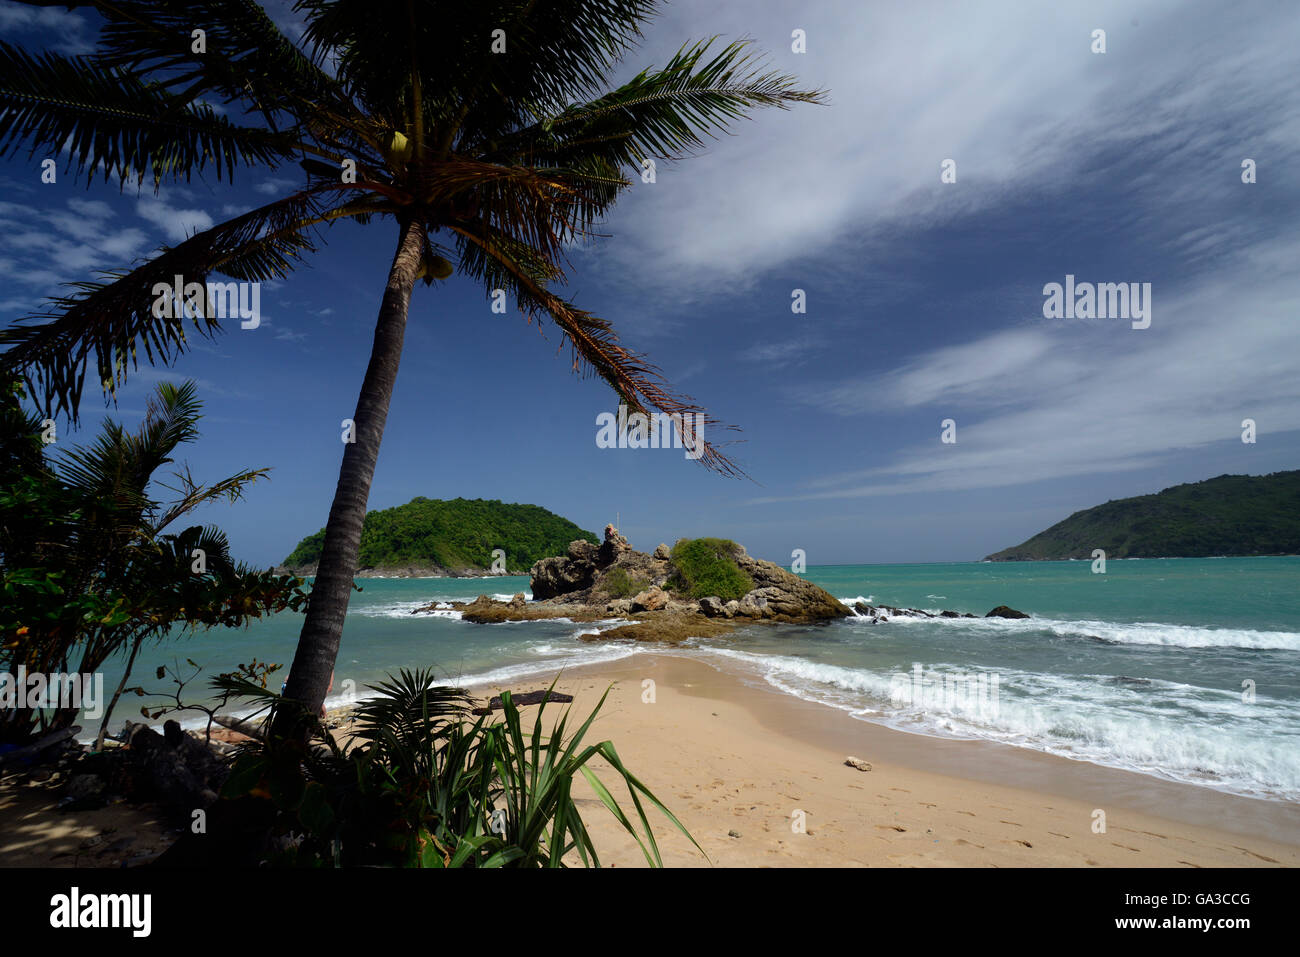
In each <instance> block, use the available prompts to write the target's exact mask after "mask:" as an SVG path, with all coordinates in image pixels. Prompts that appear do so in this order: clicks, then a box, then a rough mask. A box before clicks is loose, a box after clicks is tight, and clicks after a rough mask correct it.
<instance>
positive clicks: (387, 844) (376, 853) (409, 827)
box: [213, 670, 699, 868]
mask: <svg viewBox="0 0 1300 957" xmlns="http://www.w3.org/2000/svg"><path fill="white" fill-rule="evenodd" d="M213 684H214V686H215V687H216V688H217V689H218V690H219V691H223V692H226V693H228V692H230V691H232V690H233V691H237V692H239V693H242V694H245V695H247V696H248V697H249V698H250V699H252V700H255V701H259V702H260V703H261V704H262V705H263V706H264V707H268V708H270V709H271V710H272V711H274V709H275V708H277V707H282V706H287V707H292V706H294V705H295V704H296V703H295V702H284V701H282V700H281V699H279V698H278V696H276V695H275V694H274V693H272V692H268V691H266V690H265V689H263V688H261V687H259V686H258V685H256V684H254V683H252V682H249V681H248V680H247V679H244V678H241V677H238V676H223V677H221V678H218V679H215V680H214V681H213ZM371 690H372V691H373V692H375V694H374V696H373V697H370V698H367V699H364V700H363V701H361V703H360V704H359V705H358V706H357V708H356V710H355V712H354V715H353V717H354V719H355V725H354V728H353V731H352V737H351V739H350V740H349V741H345V742H343V743H342V744H341V743H339V742H338V741H337V740H336V739H335V737H334V736H333V735H332V734H331V733H330V732H329V731H328V730H326V729H325V728H324V727H323V726H321V725H320V723H319V722H316V721H314V720H313V723H312V734H311V736H310V746H309V747H308V748H306V749H305V750H299V749H298V746H297V744H296V742H295V741H293V740H284V739H271V743H270V744H267V743H264V742H261V741H259V742H253V743H251V744H247V745H245V746H243V749H242V753H241V755H240V756H239V757H237V758H236V760H235V763H234V765H233V767H232V769H231V774H230V777H229V778H228V779H227V781H226V784H225V786H224V788H223V790H222V795H221V797H222V799H223V800H224V801H227V802H233V801H254V802H260V803H261V804H262V808H261V809H260V813H259V809H254V810H252V811H251V812H250V811H248V810H246V811H245V815H246V816H247V817H251V818H253V819H256V820H268V821H270V822H271V840H270V842H269V844H268V849H267V851H266V856H265V860H267V861H269V862H271V863H276V864H281V865H294V866H308V867H335V866H357V865H382V866H404V867H435V868H443V867H505V866H512V867H564V866H569V865H571V864H575V863H579V864H582V865H584V866H599V865H600V857H599V855H598V853H597V851H596V848H595V846H594V845H593V843H592V840H591V836H590V834H589V833H588V831H587V826H586V823H585V822H584V820H583V817H582V813H581V811H580V809H579V806H578V802H577V800H576V799H575V797H574V793H573V787H574V783H575V782H576V780H577V779H578V777H579V775H581V776H582V778H584V779H585V780H586V781H587V783H588V784H589V785H590V787H591V789H592V790H593V791H594V792H595V794H596V796H597V798H598V799H599V800H600V802H601V803H602V804H603V805H604V806H605V807H606V808H607V809H609V811H610V812H611V813H612V814H614V816H615V817H616V818H617V820H618V821H619V823H620V824H621V825H622V826H623V827H624V829H626V830H627V831H628V833H630V834H631V835H632V836H633V837H634V838H635V839H636V841H637V843H638V844H639V845H640V847H641V850H642V852H643V854H644V855H645V858H646V861H647V862H648V863H649V864H651V865H652V866H659V865H661V864H662V858H661V856H660V853H659V847H658V843H657V842H656V841H655V837H654V833H653V830H652V829H651V826H650V822H649V819H648V817H647V814H646V805H650V806H653V807H654V808H657V809H658V810H659V811H660V812H662V813H663V814H664V815H665V816H666V817H667V818H668V820H669V822H670V823H671V824H672V825H673V826H674V827H676V828H677V829H678V830H680V831H681V832H682V833H683V834H685V835H686V836H687V837H688V838H690V834H689V833H688V832H687V831H686V829H685V828H684V827H683V826H682V824H681V822H680V821H678V820H677V818H676V817H674V816H673V814H672V813H671V812H670V811H669V810H668V809H667V808H666V807H664V805H663V804H662V803H661V802H660V801H659V799H658V798H656V797H655V796H654V794H652V793H651V792H650V791H649V790H648V789H647V788H646V786H645V785H644V784H642V783H641V781H640V780H639V779H638V778H637V777H636V776H635V775H634V774H632V772H631V771H629V770H628V769H627V767H626V766H625V765H624V764H623V762H622V760H621V759H620V758H619V755H618V752H617V751H616V750H615V748H614V745H613V744H612V743H610V742H609V741H602V742H600V743H597V744H584V743H583V742H584V740H585V739H586V737H587V733H588V731H589V730H590V729H591V724H592V722H593V721H594V720H595V718H596V715H597V713H598V712H599V711H600V708H601V706H602V705H603V704H604V702H605V696H604V695H602V696H601V699H600V701H599V702H598V703H597V705H596V707H595V708H594V709H593V710H592V712H591V714H590V715H589V716H588V717H587V718H586V719H585V720H584V721H583V722H582V724H581V725H579V726H578V727H577V728H576V729H571V726H570V724H569V713H568V711H567V709H566V711H565V712H564V713H563V714H562V715H560V716H559V717H558V719H555V720H554V722H553V727H551V728H549V729H548V727H547V726H548V724H551V723H552V719H551V718H550V717H549V716H548V715H547V713H546V708H547V705H546V704H545V703H543V704H541V705H539V706H538V709H537V713H536V714H535V715H534V718H533V722H532V726H531V728H525V725H524V720H523V717H522V715H521V713H520V710H519V706H518V705H517V704H515V702H514V701H513V700H512V698H511V696H510V693H509V692H505V693H504V694H502V696H501V705H502V710H501V712H500V717H499V718H498V719H495V720H494V719H493V718H492V717H490V714H491V713H489V714H485V715H482V716H480V717H477V718H475V717H473V716H472V715H471V714H470V711H469V705H470V699H469V697H468V696H467V695H466V694H465V693H464V692H463V691H460V690H458V689H456V688H450V687H442V686H436V685H435V684H434V678H433V674H432V673H431V672H429V671H424V670H421V671H414V672H411V671H405V670H404V671H402V672H401V673H400V674H399V675H398V676H397V677H393V676H391V675H390V676H389V678H388V680H387V681H385V682H381V683H380V684H378V685H376V686H374V687H373V688H372V689H371ZM606 694H608V692H606ZM272 719H273V715H272V716H271V717H270V718H268V724H269V721H270V720H272ZM598 758H599V759H600V760H602V761H603V762H604V763H605V764H606V765H607V766H608V767H609V768H611V769H612V770H613V772H614V775H615V776H616V779H617V780H618V781H620V782H621V783H622V784H623V786H624V787H625V788H626V789H627V792H628V795H629V798H630V800H631V802H632V806H633V808H634V811H635V813H634V815H633V816H632V817H629V815H628V814H627V813H626V812H624V811H623V809H622V808H621V807H620V805H619V802H618V801H617V799H616V798H615V797H614V795H613V793H612V792H611V791H610V790H609V788H608V787H607V786H606V785H605V783H604V782H603V781H602V780H601V779H600V777H598V776H597V774H596V773H595V771H594V770H593V767H592V765H593V763H594V762H595V760H596V759H598ZM304 772H305V773H304ZM691 841H692V843H694V838H691ZM696 846H697V847H698V846H699V845H698V844H696Z"/></svg>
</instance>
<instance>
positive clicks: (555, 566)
mask: <svg viewBox="0 0 1300 957" xmlns="http://www.w3.org/2000/svg"><path fill="white" fill-rule="evenodd" d="M727 547H729V548H731V554H730V556H729V557H730V559H731V560H732V561H734V562H735V565H736V568H737V569H739V570H740V572H742V573H743V574H744V575H746V576H748V578H749V580H750V581H751V582H752V583H753V587H752V588H750V589H749V591H748V592H746V593H745V594H744V595H741V596H740V597H738V598H737V597H730V596H729V597H728V598H727V599H725V600H724V598H722V597H721V596H718V595H706V596H704V597H702V598H698V599H697V598H693V597H691V595H690V594H689V593H688V591H687V586H686V585H685V584H684V579H683V576H682V575H681V573H680V570H679V569H678V568H677V567H676V566H675V565H674V564H673V558H672V550H671V549H670V548H669V547H668V546H667V545H660V546H659V547H658V548H656V549H655V550H654V552H653V553H652V554H646V553H645V552H639V551H637V550H636V549H634V548H633V547H632V546H631V545H630V544H629V543H628V541H627V539H626V538H624V537H623V536H622V535H620V534H619V533H618V530H617V529H615V528H614V527H613V526H612V525H611V526H606V528H605V540H604V542H602V543H601V544H600V545H594V544H592V543H591V542H586V541H575V542H572V543H570V545H569V547H568V550H567V553H566V554H565V555H561V556H557V557H554V558H543V559H541V560H540V561H538V562H536V563H535V564H534V565H533V567H532V569H531V576H532V586H531V587H532V593H533V601H532V602H529V603H527V604H524V605H521V603H520V602H519V601H518V596H516V599H515V600H514V601H511V602H508V603H507V602H499V601H493V600H492V599H490V598H488V597H487V596H479V598H477V599H476V600H475V601H473V602H469V603H466V604H463V605H458V604H456V603H452V607H453V608H454V609H457V610H459V611H460V612H461V615H462V618H464V620H466V621H474V622H482V623H491V622H503V621H527V620H534V619H541V618H569V619H571V620H573V621H580V622H589V621H596V620H600V619H603V618H610V617H623V618H629V619H631V620H630V621H629V623H628V624H627V625H623V626H619V627H617V628H614V629H612V630H608V631H603V632H601V633H600V634H599V635H591V636H584V637H589V638H593V639H596V640H606V639H611V638H634V639H637V640H642V641H646V640H658V641H681V640H683V639H685V638H689V637H702V636H706V635H711V634H719V633H721V632H725V631H730V630H732V629H734V628H737V627H740V626H742V625H747V624H753V623H757V622H787V623H809V622H819V621H830V620H833V619H836V618H844V617H850V616H852V614H853V613H852V612H851V611H849V609H847V608H845V607H844V605H843V603H841V602H840V601H839V600H837V599H836V598H835V596H833V595H831V594H830V593H829V592H827V591H825V590H824V589H822V588H819V587H817V586H816V585H814V584H813V583H812V582H810V581H807V580H806V579H803V578H800V577H799V576H798V575H794V574H791V573H790V572H788V571H786V570H785V569H784V568H782V567H781V566H779V565H775V564H773V563H772V562H765V561H762V560H761V559H757V558H753V557H751V556H750V555H749V554H748V553H747V552H746V551H745V549H744V548H743V547H741V546H740V545H734V544H733V545H728V546H727ZM723 557H724V558H726V557H728V556H726V555H725V553H724V555H723ZM444 607H445V606H444ZM432 610H434V607H433V606H429V607H428V608H422V609H418V610H417V612H416V613H417V614H419V613H421V612H425V611H432Z"/></svg>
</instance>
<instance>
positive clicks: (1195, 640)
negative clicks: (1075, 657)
mask: <svg viewBox="0 0 1300 957" xmlns="http://www.w3.org/2000/svg"><path fill="white" fill-rule="evenodd" d="M924 610H925V611H929V612H931V614H936V611H935V610H934V609H929V608H927V609H924ZM889 621H890V623H891V624H893V623H897V624H917V623H934V624H942V625H946V626H948V627H954V628H967V629H971V630H974V631H977V632H983V633H989V634H992V633H995V632H996V633H1002V634H1021V633H1028V632H1035V631H1047V632H1050V633H1051V634H1053V635H1055V636H1056V637H1058V638H1081V639H1092V640H1094V641H1101V642H1104V643H1107V644H1117V645H1166V646H1169V647H1174V648H1249V649H1252V650H1265V649H1272V650H1281V651H1300V632H1294V631H1259V630H1255V629H1248V628H1212V627H1206V626H1202V625H1176V624H1171V623H1168V622H1156V621H1137V622H1116V621H1093V620H1089V619H1079V620H1066V619H1059V618H939V617H935V618H924V617H921V616H919V615H892V616H890V618H889Z"/></svg>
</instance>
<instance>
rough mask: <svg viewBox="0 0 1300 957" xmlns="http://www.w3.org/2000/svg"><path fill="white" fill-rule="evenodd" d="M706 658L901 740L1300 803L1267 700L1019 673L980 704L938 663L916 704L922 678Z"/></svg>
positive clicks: (952, 669) (1286, 708)
mask: <svg viewBox="0 0 1300 957" xmlns="http://www.w3.org/2000/svg"><path fill="white" fill-rule="evenodd" d="M704 650H705V652H706V653H707V654H711V655H716V656H718V657H721V658H725V659H729V660H731V661H733V662H735V663H736V664H738V665H740V666H741V668H742V670H743V671H746V672H748V673H750V674H751V675H753V676H755V677H757V678H760V679H762V680H764V681H765V682H766V683H767V684H769V685H770V686H771V687H773V688H775V689H777V690H778V691H781V692H783V693H786V694H790V695H793V696H795V697H798V698H801V699H803V700H807V701H814V702H817V703H820V704H824V705H828V706H830V707H834V708H838V709H839V710H842V711H846V712H848V713H849V714H851V715H852V716H853V717H855V718H859V719H861V720H868V721H872V722H875V723H879V724H884V725H886V726H888V727H891V728H894V729H896V730H901V731H908V732H912V733H920V734H927V735H932V736H936V735H937V736H942V737H957V738H963V739H974V740H987V741H995V742H999V743H1003V744H1008V745H1012V746H1016V747H1025V748H1030V749H1032V750H1036V751H1043V752H1046V753H1049V754H1054V755H1058V756H1060V757H1066V758H1071V759H1074V760H1082V761H1089V762H1092V763H1094V764H1101V765H1106V766H1109V767H1115V768H1120V769H1123V770H1128V771H1136V772H1139V773H1143V774H1148V775H1153V776H1156V777H1161V778H1165V779H1167V780H1174V781H1181V782H1184V783H1191V784H1198V785H1203V786H1210V787H1214V788H1218V789H1220V790H1225V791H1229V792H1232V793H1237V794H1246V795H1251V796H1256V797H1266V798H1272V799H1281V800H1287V801H1296V800H1300V730H1297V729H1296V728H1295V726H1294V722H1293V720H1292V718H1291V714H1292V711H1293V703H1292V702H1289V701H1284V700H1266V699H1265V698H1263V697H1260V698H1257V699H1256V700H1255V701H1254V702H1253V703H1251V704H1249V705H1247V704H1245V703H1243V702H1242V701H1241V697H1240V695H1239V694H1237V693H1236V692H1233V691H1228V690H1224V689H1217V688H1201V687H1197V686H1194V685H1188V684H1182V683H1178V682H1170V681H1162V680H1158V679H1150V678H1148V679H1132V678H1128V679H1127V680H1124V679H1125V676H1115V675H1049V674H1041V673H1036V672H1024V671H1017V670H1015V669H997V670H996V671H995V672H993V673H992V674H986V675H985V676H984V680H985V683H984V685H983V686H982V687H983V690H984V691H985V694H983V695H982V696H981V695H979V694H976V693H972V692H973V690H974V687H975V686H974V685H973V684H971V683H969V676H970V675H971V669H969V668H962V667H958V666H955V665H951V664H943V663H940V664H934V665H926V666H925V667H924V668H923V669H922V672H921V674H922V677H923V679H925V680H927V681H930V682H934V683H933V684H931V685H930V686H929V690H928V691H926V690H921V691H920V692H919V693H918V694H917V695H916V696H915V697H916V703H913V701H912V700H909V697H910V696H908V695H904V697H903V698H902V700H900V699H899V697H896V696H895V694H894V692H895V690H896V689H909V690H910V689H911V688H917V687H918V686H917V685H916V684H915V681H914V677H913V676H914V672H897V673H894V672H890V673H884V672H879V671H872V670H869V669H865V668H851V667H844V666H841V665H834V664H826V663H822V662H816V661H809V660H807V659H804V658H799V657H795V656H788V655H759V654H753V653H750V652H744V651H736V650H734V649H727V648H707V649H704ZM993 674H996V675H997V678H998V681H997V684H996V691H995V692H994V693H993V694H991V695H990V694H988V693H987V692H989V691H990V690H992V688H993V687H994V684H993V682H992V676H993ZM963 677H966V678H967V679H968V683H967V685H966V686H965V687H966V689H967V690H966V691H965V692H961V691H958V693H955V694H945V693H943V691H942V689H943V688H944V684H943V683H944V682H945V681H952V682H953V686H954V687H955V688H958V689H959V688H960V687H961V686H960V685H958V684H957V681H958V680H959V679H960V678H963ZM909 679H912V680H909ZM936 685H937V687H936Z"/></svg>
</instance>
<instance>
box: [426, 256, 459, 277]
mask: <svg viewBox="0 0 1300 957" xmlns="http://www.w3.org/2000/svg"><path fill="white" fill-rule="evenodd" d="M455 271H456V267H455V266H453V265H452V264H451V261H450V260H448V259H443V258H442V257H441V256H434V257H433V259H431V260H430V261H429V266H428V272H429V275H430V276H432V277H433V278H434V279H450V278H451V274H452V273H453V272H455Z"/></svg>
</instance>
